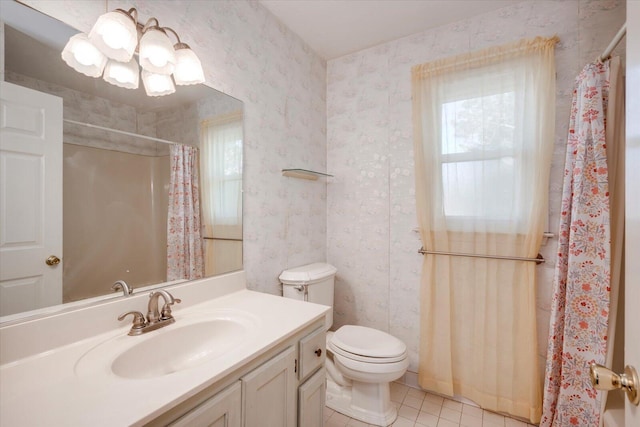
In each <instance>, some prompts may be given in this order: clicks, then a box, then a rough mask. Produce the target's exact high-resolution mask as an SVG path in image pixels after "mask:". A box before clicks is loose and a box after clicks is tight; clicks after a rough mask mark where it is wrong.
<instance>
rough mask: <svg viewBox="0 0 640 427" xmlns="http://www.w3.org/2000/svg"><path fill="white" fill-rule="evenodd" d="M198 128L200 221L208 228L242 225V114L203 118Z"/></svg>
mask: <svg viewBox="0 0 640 427" xmlns="http://www.w3.org/2000/svg"><path fill="white" fill-rule="evenodd" d="M201 130H202V135H201V138H202V154H201V156H202V157H201V160H200V162H201V175H202V178H201V179H202V211H203V217H204V218H203V222H204V223H205V226H206V227H211V228H212V229H215V228H216V226H236V225H242V115H241V113H234V114H230V115H227V116H223V117H216V118H214V119H210V120H205V121H203V122H202V127H201ZM207 234H209V235H210V236H209V237H211V234H213V232H207Z"/></svg>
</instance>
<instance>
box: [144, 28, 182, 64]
mask: <svg viewBox="0 0 640 427" xmlns="http://www.w3.org/2000/svg"><path fill="white" fill-rule="evenodd" d="M139 55H140V65H141V66H142V68H144V69H145V70H147V71H149V72H151V73H155V74H165V75H169V74H171V73H173V70H174V69H175V65H176V54H175V51H174V50H173V45H172V44H171V40H169V37H168V36H167V35H166V34H165V33H164V32H162V31H160V30H159V29H157V28H149V29H148V30H147V31H146V32H145V33H144V34H143V35H142V38H141V39H140V47H139Z"/></svg>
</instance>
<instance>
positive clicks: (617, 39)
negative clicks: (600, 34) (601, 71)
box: [598, 22, 627, 61]
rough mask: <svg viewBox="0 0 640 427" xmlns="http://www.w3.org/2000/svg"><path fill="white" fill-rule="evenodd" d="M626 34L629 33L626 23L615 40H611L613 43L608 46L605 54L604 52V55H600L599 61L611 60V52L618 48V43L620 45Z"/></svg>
mask: <svg viewBox="0 0 640 427" xmlns="http://www.w3.org/2000/svg"><path fill="white" fill-rule="evenodd" d="M626 33H627V23H626V22H625V23H624V24H622V27H621V28H620V29H619V30H618V32H617V33H616V35H615V36H614V37H613V40H611V43H609V46H607V48H606V49H605V50H604V52H602V55H600V56H599V57H598V59H599V60H600V61H606V60H607V59H609V57H610V56H611V52H613V49H615V48H616V46H618V43H620V40H622V37H624V35H625V34H626Z"/></svg>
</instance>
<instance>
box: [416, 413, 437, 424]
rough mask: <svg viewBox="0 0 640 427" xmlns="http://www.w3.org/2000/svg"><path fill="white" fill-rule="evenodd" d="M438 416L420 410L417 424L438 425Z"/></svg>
mask: <svg viewBox="0 0 640 427" xmlns="http://www.w3.org/2000/svg"><path fill="white" fill-rule="evenodd" d="M437 425H438V416H437V415H433V414H429V413H427V412H420V413H419V414H418V418H417V419H416V426H420V427H422V426H426V427H437Z"/></svg>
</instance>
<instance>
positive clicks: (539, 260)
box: [418, 248, 544, 264]
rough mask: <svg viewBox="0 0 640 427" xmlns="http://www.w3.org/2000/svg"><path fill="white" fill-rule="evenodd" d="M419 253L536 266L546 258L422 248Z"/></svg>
mask: <svg viewBox="0 0 640 427" xmlns="http://www.w3.org/2000/svg"><path fill="white" fill-rule="evenodd" d="M418 253H419V254H422V255H449V256H463V257H468V258H488V259H505V260H511V261H527V262H535V263H536V264H542V263H544V257H543V256H542V255H540V254H538V256H537V257H536V258H525V257H518V256H501V255H478V254H464V253H456V252H441V251H428V250H426V249H425V248H420V250H419V251H418Z"/></svg>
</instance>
